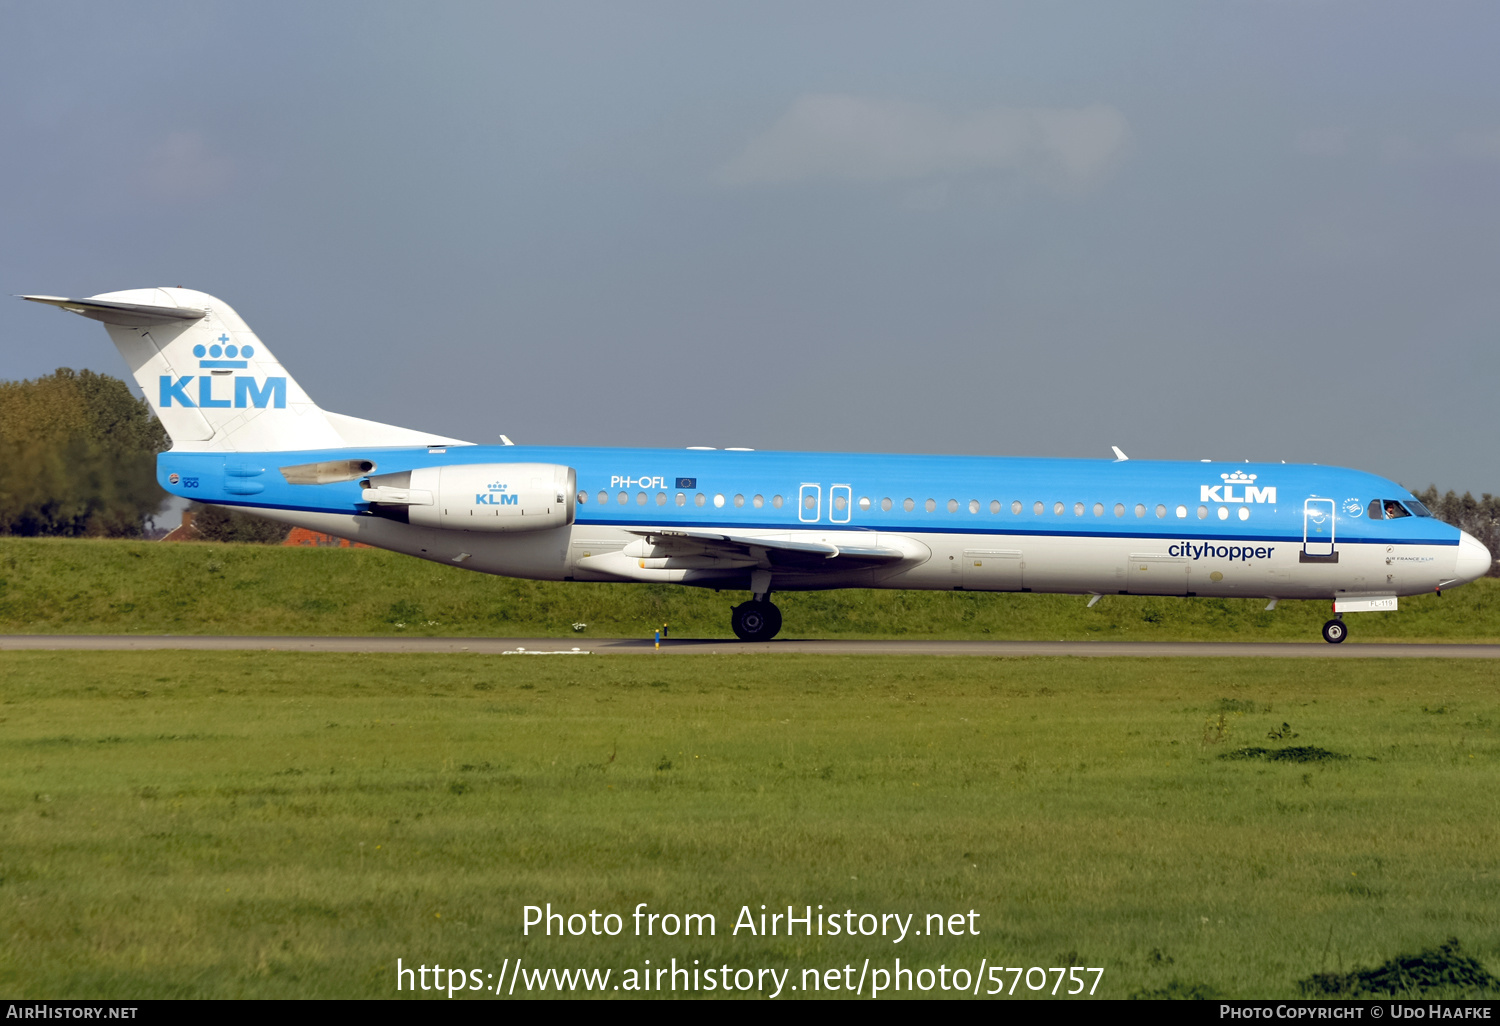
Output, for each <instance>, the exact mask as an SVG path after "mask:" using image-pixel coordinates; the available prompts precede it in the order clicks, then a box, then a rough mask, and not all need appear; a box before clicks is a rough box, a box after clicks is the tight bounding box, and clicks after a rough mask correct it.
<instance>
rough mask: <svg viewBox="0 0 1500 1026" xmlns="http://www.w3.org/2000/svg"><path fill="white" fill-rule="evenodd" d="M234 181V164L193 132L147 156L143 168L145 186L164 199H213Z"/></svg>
mask: <svg viewBox="0 0 1500 1026" xmlns="http://www.w3.org/2000/svg"><path fill="white" fill-rule="evenodd" d="M234 178H235V165H234V161H232V160H230V159H229V158H228V157H223V156H220V155H218V154H216V153H214V152H212V151H211V150H210V149H209V147H208V144H207V143H205V142H204V141H203V137H202V136H200V135H196V134H194V133H191V132H174V133H172V134H171V135H169V136H167V137H166V138H165V139H163V140H162V141H161V142H159V143H157V144H156V145H155V146H152V147H151V149H149V150H148V151H147V152H146V157H145V160H144V162H143V163H142V165H141V181H142V184H143V185H144V186H145V187H146V190H147V191H148V192H150V193H151V194H152V195H153V196H157V197H160V198H162V199H179V200H205V199H211V198H213V197H215V196H218V195H220V194H221V193H223V192H225V191H226V190H227V189H228V188H229V186H230V185H231V184H232V183H233V181H234Z"/></svg>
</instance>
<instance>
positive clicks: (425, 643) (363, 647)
mask: <svg viewBox="0 0 1500 1026" xmlns="http://www.w3.org/2000/svg"><path fill="white" fill-rule="evenodd" d="M586 644H587V647H583V646H579V647H577V648H573V649H571V650H559V649H558V648H556V646H557V641H556V640H554V639H551V638H305V637H216V636H209V635H194V634H178V635H173V634H153V635H138V634H11V635H0V651H7V652H28V651H29V652H42V651H63V652H129V651H159V650H181V651H200V652H202V651H221V652H234V651H246V652H252V651H253V652H368V653H386V652H389V653H464V652H468V653H473V654H475V655H756V654H762V653H768V652H769V653H797V654H803V655H807V654H812V655H940V656H990V657H995V656H1006V657H1016V656H1075V657H1076V656H1084V657H1109V658H1118V657H1121V656H1126V657H1131V656H1134V657H1142V658H1192V657H1197V658H1213V659H1220V658H1262V659H1264V658H1274V659H1500V645H1488V644H1484V645H1477V644H1406V643H1400V642H1397V643H1370V642H1366V643H1364V644H1360V643H1358V642H1345V643H1344V644H1342V645H1329V644H1325V643H1322V642H1284V641H1265V642H1246V641H923V640H907V641H885V640H882V641H875V640H871V641H862V640H857V639H856V640H840V639H829V640H815V641H796V640H790V639H789V640H786V641H758V642H744V641H732V640H724V639H717V640H696V639H690V638H673V639H672V640H671V641H670V642H668V641H663V642H662V646H661V649H660V651H658V650H657V649H656V648H655V647H654V644H653V641H652V639H650V638H600V639H597V640H590V641H588V642H587V643H586Z"/></svg>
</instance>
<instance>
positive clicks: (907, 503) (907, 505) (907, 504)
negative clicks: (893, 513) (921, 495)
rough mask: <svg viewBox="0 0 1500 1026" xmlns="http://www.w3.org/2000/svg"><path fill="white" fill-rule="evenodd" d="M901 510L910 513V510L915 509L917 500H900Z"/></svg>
mask: <svg viewBox="0 0 1500 1026" xmlns="http://www.w3.org/2000/svg"><path fill="white" fill-rule="evenodd" d="M901 508H902V509H904V510H906V512H908V513H910V512H911V511H912V510H914V509H916V508H917V500H916V499H902V500H901Z"/></svg>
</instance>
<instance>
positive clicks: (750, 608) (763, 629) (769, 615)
mask: <svg viewBox="0 0 1500 1026" xmlns="http://www.w3.org/2000/svg"><path fill="white" fill-rule="evenodd" d="M729 625H730V626H731V627H733V628H734V634H735V637H737V638H739V639H740V640H741V641H770V640H771V639H772V638H774V637H776V634H777V632H778V631H780V630H781V610H780V609H777V608H776V606H775V605H773V604H772V603H770V602H766V601H756V600H754V599H752V600H751V601H749V602H743V603H741V604H740V605H737V606H735V607H734V609H732V610H731V611H730V614H729Z"/></svg>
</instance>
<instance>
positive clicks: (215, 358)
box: [193, 335, 255, 369]
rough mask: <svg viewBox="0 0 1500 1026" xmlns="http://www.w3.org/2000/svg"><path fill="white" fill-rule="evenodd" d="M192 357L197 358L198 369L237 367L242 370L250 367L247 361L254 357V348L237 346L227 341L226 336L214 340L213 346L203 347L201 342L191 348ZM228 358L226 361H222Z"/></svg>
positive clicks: (227, 337)
mask: <svg viewBox="0 0 1500 1026" xmlns="http://www.w3.org/2000/svg"><path fill="white" fill-rule="evenodd" d="M193 355H194V356H196V357H197V358H198V366H199V367H208V368H223V367H231V368H232V367H238V368H240V369H244V368H245V367H248V366H250V364H249V362H248V361H249V359H250V357H252V356H254V355H255V347H254V346H237V345H235V344H234V343H232V342H230V341H229V336H228V335H220V336H219V337H218V338H216V339H214V344H213V345H211V346H205V345H203V344H202V343H201V342H200V343H199V344H198V345H196V346H194V347H193ZM204 357H207V359H204ZM224 357H228V359H224Z"/></svg>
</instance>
